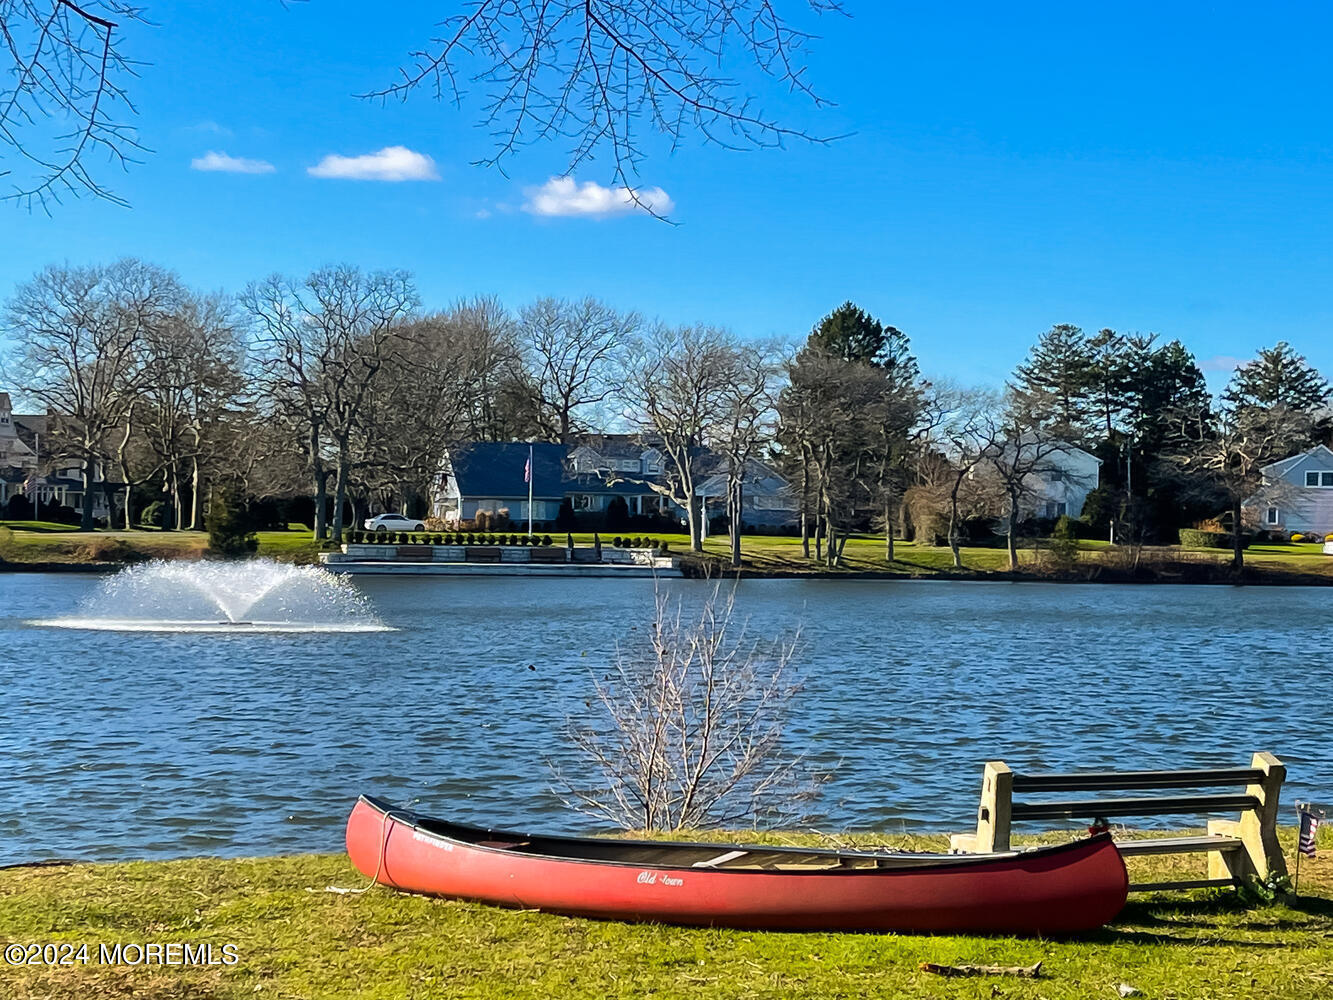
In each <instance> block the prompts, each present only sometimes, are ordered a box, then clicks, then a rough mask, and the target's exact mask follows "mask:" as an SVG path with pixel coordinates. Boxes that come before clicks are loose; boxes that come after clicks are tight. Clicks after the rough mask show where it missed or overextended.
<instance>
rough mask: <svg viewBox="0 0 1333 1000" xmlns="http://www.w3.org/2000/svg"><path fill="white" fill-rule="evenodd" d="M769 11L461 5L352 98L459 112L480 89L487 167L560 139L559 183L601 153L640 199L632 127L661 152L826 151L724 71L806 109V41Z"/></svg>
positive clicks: (652, 3)
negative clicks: (806, 145) (790, 146)
mask: <svg viewBox="0 0 1333 1000" xmlns="http://www.w3.org/2000/svg"><path fill="white" fill-rule="evenodd" d="M778 6H779V3H778V0H472V2H471V3H469V4H468V5H467V9H466V10H464V12H462V13H460V14H456V15H454V16H453V17H450V18H448V19H446V20H445V21H443V22H441V24H440V26H439V27H440V29H441V30H440V32H439V34H438V35H437V36H436V37H434V38H432V39H431V41H430V43H429V45H428V46H427V47H424V48H422V49H420V50H418V51H416V52H413V53H411V55H410V56H409V59H410V64H409V65H407V66H404V67H403V68H402V69H400V70H399V77H400V78H399V79H398V81H397V82H395V83H393V84H391V85H390V86H387V87H385V88H383V89H381V90H378V91H375V92H373V93H369V94H364V95H362V96H363V97H368V98H379V99H381V100H383V99H387V98H390V97H396V98H399V99H403V100H405V99H406V98H408V97H409V96H410V95H411V94H412V93H414V92H415V91H417V90H421V89H426V90H429V91H431V92H433V94H434V96H435V97H436V98H437V99H446V98H447V99H451V100H453V101H454V102H455V103H456V104H461V103H462V102H463V100H464V99H465V98H466V97H467V96H468V95H467V87H468V86H469V85H472V86H476V87H478V88H479V89H481V90H483V91H484V92H485V96H484V97H483V98H482V100H483V101H484V104H483V114H484V116H485V117H484V121H485V124H486V125H487V127H489V128H490V129H491V133H492V135H493V137H494V139H495V143H496V146H495V152H494V154H493V155H492V156H490V157H489V158H487V159H486V160H484V161H482V162H483V163H485V164H486V165H490V166H500V167H501V168H503V163H504V161H505V160H506V159H507V158H508V157H509V156H510V154H512V153H514V152H515V151H516V150H517V149H519V148H520V147H522V146H525V145H528V144H530V143H533V142H536V141H539V140H548V139H551V138H554V137H557V136H558V137H563V138H565V139H567V140H569V142H570V153H569V162H568V165H567V168H566V173H573V171H574V170H575V168H577V167H578V166H580V165H581V164H583V163H585V162H587V161H590V160H592V159H593V158H594V157H595V156H596V155H597V154H598V153H600V152H601V151H603V150H606V151H609V153H610V156H611V160H612V163H613V173H614V179H615V181H616V182H618V183H620V184H623V185H624V186H625V187H626V188H628V190H629V191H630V196H631V197H632V198H634V200H635V202H636V203H637V204H638V205H639V206H640V207H641V208H644V209H645V210H646V211H649V212H650V213H652V214H656V213H655V212H653V210H652V208H651V206H649V205H646V204H644V203H643V202H641V201H639V199H638V194H637V192H636V188H635V184H634V179H635V178H636V177H637V175H638V172H639V166H640V164H641V162H642V160H643V157H644V147H643V145H642V139H641V137H640V129H641V127H644V126H646V127H647V128H649V129H651V130H654V131H656V132H657V133H659V134H661V135H663V136H665V137H666V138H667V140H668V141H669V142H670V144H671V145H672V146H673V147H674V146H676V145H678V144H679V143H680V142H681V140H682V139H683V138H684V137H685V136H686V135H687V134H689V133H693V134H696V135H699V136H701V137H702V138H703V140H704V141H705V142H708V143H713V144H716V145H720V146H724V147H726V148H731V149H754V148H760V147H771V146H780V145H782V144H783V142H785V141H786V140H787V139H792V138H797V139H802V140H806V141H811V142H827V141H829V139H830V138H832V137H823V138H821V137H817V136H815V135H812V134H811V133H809V132H806V131H803V130H801V129H798V128H793V127H790V126H787V125H784V124H782V122H781V121H779V120H778V118H777V117H776V116H774V115H770V114H768V113H766V112H764V111H763V110H761V109H758V108H757V107H756V106H755V101H754V98H753V97H752V96H751V95H750V94H748V93H746V92H745V89H744V87H743V86H742V84H741V82H740V81H739V80H738V78H737V77H735V76H732V75H730V72H729V67H731V66H732V64H733V63H734V62H736V61H737V57H738V56H739V57H742V59H743V57H744V56H747V55H748V57H749V59H748V62H749V63H750V67H749V70H748V71H749V72H750V73H751V74H757V75H758V76H761V77H767V78H770V79H773V80H776V81H778V82H779V83H781V84H784V85H785V86H786V88H787V90H788V91H789V92H792V93H796V94H800V95H802V96H804V97H806V98H808V99H809V100H810V101H811V102H812V103H813V104H814V105H815V106H816V107H823V106H825V105H827V104H828V102H827V101H825V100H824V99H823V98H821V97H820V96H819V95H818V94H816V93H815V91H814V90H813V89H812V88H811V86H810V83H809V80H808V79H807V74H806V67H805V64H804V62H803V56H804V51H805V49H806V46H807V45H808V44H809V42H811V41H812V40H813V39H814V37H815V36H814V35H813V34H812V33H811V32H809V31H807V30H805V29H803V28H800V27H797V26H796V25H794V24H793V23H792V22H791V21H790V20H788V18H787V17H785V16H784V15H783V14H782V13H779V11H778ZM800 7H805V8H807V9H808V10H809V11H812V12H814V13H815V14H825V13H837V14H841V13H843V6H842V2H841V0H789V2H788V3H787V4H786V9H787V10H790V9H792V8H800Z"/></svg>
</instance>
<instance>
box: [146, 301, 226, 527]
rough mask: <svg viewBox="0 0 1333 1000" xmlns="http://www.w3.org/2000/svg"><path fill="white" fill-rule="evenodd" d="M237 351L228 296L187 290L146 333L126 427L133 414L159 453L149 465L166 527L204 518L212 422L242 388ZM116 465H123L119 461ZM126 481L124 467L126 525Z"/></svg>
mask: <svg viewBox="0 0 1333 1000" xmlns="http://www.w3.org/2000/svg"><path fill="white" fill-rule="evenodd" d="M242 353H243V347H242V344H241V338H240V332H239V328H238V324H237V322H236V319H235V317H234V316H233V314H232V306H231V303H230V302H229V301H227V300H226V299H224V298H222V297H221V296H196V295H187V296H186V297H185V298H184V299H183V300H182V301H181V302H180V303H179V304H178V305H177V307H176V308H175V309H174V310H173V311H172V312H171V313H170V314H168V315H166V316H164V317H163V320H162V322H161V323H159V324H157V325H156V326H155V327H154V328H153V329H152V330H150V332H149V335H148V337H147V339H146V341H145V350H144V367H145V371H144V380H143V381H144V385H143V390H142V392H141V393H140V394H139V397H138V399H137V400H136V406H135V407H134V409H133V410H131V411H130V414H127V422H126V435H127V436H128V433H129V423H130V420H132V419H133V418H134V416H136V415H137V416H138V419H139V422H140V424H141V425H142V430H143V432H144V434H145V436H146V438H147V441H148V443H149V445H150V446H151V448H152V451H153V453H154V454H155V456H156V459H157V461H156V464H155V470H160V471H161V472H162V473H163V479H164V490H165V492H166V494H167V497H168V498H169V501H170V511H171V514H170V517H169V523H168V525H167V526H168V527H172V528H177V527H187V528H189V529H190V530H196V529H198V528H201V527H202V526H203V492H204V491H203V488H202V486H203V470H204V468H205V467H206V465H207V464H208V460H209V458H210V457H212V456H211V455H210V451H211V446H212V445H213V444H214V441H213V435H212V430H213V428H214V427H215V426H216V424H217V422H218V421H219V420H220V419H221V418H222V416H223V414H224V413H225V411H226V409H227V408H228V407H230V406H231V405H232V404H233V403H234V402H235V401H236V400H237V397H238V394H239V393H240V390H241V359H242ZM121 468H122V471H125V472H127V471H128V470H127V467H126V464H125V463H124V462H123V461H122V462H121ZM130 485H131V480H130V477H129V476H128V475H127V476H126V478H125V491H126V504H125V506H126V510H125V518H126V527H127V528H128V527H129V523H130V521H129V518H130V510H129V506H130V504H129V491H130ZM187 497H188V498H189V507H188V509H187V508H186V507H185V499H186V498H187Z"/></svg>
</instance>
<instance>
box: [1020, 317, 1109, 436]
mask: <svg viewBox="0 0 1333 1000" xmlns="http://www.w3.org/2000/svg"><path fill="white" fill-rule="evenodd" d="M1093 369H1094V359H1093V353H1092V349H1091V347H1090V346H1089V343H1088V338H1087V336H1086V335H1085V334H1084V333H1083V331H1082V330H1081V329H1079V328H1078V327H1076V326H1072V325H1070V324H1068V323H1059V324H1057V325H1055V326H1053V327H1051V328H1050V329H1049V330H1047V331H1046V332H1045V333H1043V334H1042V335H1041V339H1040V340H1038V341H1037V343H1036V344H1035V345H1034V346H1033V348H1032V350H1030V351H1029V352H1028V357H1027V361H1026V362H1024V363H1023V364H1021V365H1019V366H1018V367H1017V368H1016V369H1014V378H1013V382H1012V388H1013V389H1014V390H1015V391H1016V392H1017V393H1018V394H1019V396H1020V397H1022V398H1024V399H1025V400H1026V401H1027V406H1028V408H1029V409H1030V410H1033V411H1036V412H1041V413H1042V416H1043V420H1044V421H1045V422H1046V423H1048V424H1049V425H1050V426H1051V428H1052V429H1053V430H1054V431H1056V432H1057V433H1060V434H1064V435H1066V436H1068V437H1069V438H1071V439H1072V440H1076V441H1077V440H1081V439H1083V438H1084V437H1085V436H1086V434H1087V430H1088V420H1087V410H1088V399H1089V395H1090V394H1091V392H1092V386H1093Z"/></svg>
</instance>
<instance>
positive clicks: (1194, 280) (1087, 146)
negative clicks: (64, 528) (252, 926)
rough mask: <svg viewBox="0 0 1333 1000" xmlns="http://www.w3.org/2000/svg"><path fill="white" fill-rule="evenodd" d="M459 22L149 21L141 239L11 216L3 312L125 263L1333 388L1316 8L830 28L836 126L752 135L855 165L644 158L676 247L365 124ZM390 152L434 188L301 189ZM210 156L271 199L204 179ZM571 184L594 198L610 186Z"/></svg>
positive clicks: (400, 117) (409, 113) (828, 92)
mask: <svg viewBox="0 0 1333 1000" xmlns="http://www.w3.org/2000/svg"><path fill="white" fill-rule="evenodd" d="M451 6H452V5H451V4H431V5H424V4H419V5H412V4H409V5H405V12H402V11H400V9H399V8H390V7H383V8H377V10H378V11H380V12H382V13H379V14H378V15H377V16H378V22H376V21H374V20H372V19H370V18H369V17H368V14H367V11H368V10H371V9H372V8H370V7H368V6H367V5H366V4H364V3H351V2H342V0H312V2H310V3H305V4H294V5H290V6H287V7H284V6H283V5H281V4H280V3H278V2H276V0H272V2H270V0H244V2H238V3H233V4H204V3H200V2H193V0H189V2H180V3H175V4H170V5H167V4H156V5H152V6H150V8H149V11H148V13H149V16H150V17H151V18H152V19H153V20H154V21H156V22H157V26H156V27H152V28H144V27H137V28H135V29H134V36H133V39H132V51H133V53H134V54H135V55H136V56H137V57H139V58H141V59H143V60H145V61H146V62H147V63H148V65H146V66H144V67H143V68H142V71H141V79H140V80H139V81H138V82H137V83H136V84H135V86H134V91H133V92H134V97H135V99H136V101H137V105H138V109H139V112H140V114H139V117H138V125H139V127H140V134H141V138H142V140H143V142H144V143H145V144H146V145H147V146H149V147H150V148H151V149H152V150H153V152H152V153H151V154H149V155H148V156H147V157H146V158H145V161H144V162H143V163H142V164H140V165H138V166H135V167H133V168H132V169H131V170H130V172H129V173H128V174H126V175H124V176H114V177H113V178H112V179H113V180H114V182H115V183H114V187H115V188H116V190H117V192H118V193H119V194H121V195H123V196H124V197H125V198H127V199H128V200H129V202H130V203H131V206H132V207H131V208H129V209H124V208H120V207H117V206H115V205H112V204H109V203H105V202H98V201H94V200H88V199H85V200H82V201H70V202H67V203H66V204H65V205H64V206H62V207H58V208H56V209H55V210H54V211H53V214H52V215H51V216H50V217H47V216H46V215H43V214H41V213H40V212H34V213H32V214H29V213H27V212H25V211H22V210H15V209H12V208H4V207H0V297H7V296H8V295H9V293H10V292H11V291H12V290H13V288H14V286H15V285H16V284H17V283H18V282H20V281H22V280H24V279H25V278H27V277H28V276H30V275H31V274H32V273H33V272H34V271H36V270H37V269H38V268H40V267H41V266H43V265H45V264H47V263H51V262H58V261H64V260H68V261H71V262H77V263H84V262H93V261H105V260H111V259H114V258H116V257H119V256H124V255H133V256H141V257H144V258H146V259H149V260H153V261H155V262H157V263H160V264H163V265H165V266H168V267H172V268H174V269H176V270H178V271H179V272H180V273H181V274H182V275H183V276H184V277H185V278H186V279H187V280H188V281H190V282H191V283H193V284H195V285H197V286H199V287H202V288H208V289H213V288H222V289H228V290H238V289H239V288H240V287H241V286H242V285H243V284H244V283H245V282H246V281H247V280H250V279H253V278H257V277H261V276H263V275H265V274H267V273H270V272H272V271H283V272H287V273H297V274H299V273H303V272H305V271H307V270H309V269H311V268H313V267H315V266H318V265H320V264H323V263H327V262H331V261H350V262H352V263H356V264H359V265H362V266H365V267H370V268H374V267H385V266H395V267H405V268H408V269H410V270H411V271H413V272H414V273H415V274H416V276H417V279H418V282H419V284H420V287H421V290H422V294H423V297H424V299H425V300H426V302H427V304H429V305H440V306H443V305H446V304H447V303H448V302H450V301H451V300H453V299H455V298H458V297H461V296H466V295H471V294H474V293H494V294H498V295H499V296H501V297H502V298H503V299H505V300H506V301H507V302H510V303H512V304H519V303H521V302H523V301H524V300H526V299H530V298H532V297H535V296H537V295H547V294H549V295H562V296H579V295H585V294H591V295H596V296H598V297H601V298H604V299H606V300H607V301H609V302H612V303H614V304H616V305H618V306H621V307H625V308H636V309H639V310H640V311H642V312H644V313H645V314H647V315H649V316H652V317H656V318H661V319H663V320H666V321H669V322H698V321H703V322H712V323H717V324H721V325H725V326H729V327H731V328H732V329H734V330H735V331H737V332H738V333H741V334H743V335H747V336H771V335H785V336H802V335H804V333H805V332H807V331H808V329H809V327H810V326H811V324H812V323H813V322H814V321H815V320H816V319H818V317H819V316H820V315H822V314H823V313H825V312H827V311H828V310H829V309H831V308H832V307H834V306H836V305H837V304H838V303H839V302H841V301H842V300H844V299H848V298H850V299H853V300H855V301H856V302H857V303H858V304H860V305H862V306H864V307H865V308H867V309H869V310H871V311H872V312H874V313H875V314H876V315H878V316H879V317H880V318H881V319H883V320H884V321H885V322H888V323H892V324H894V325H896V326H898V327H900V328H901V329H903V330H905V331H906V332H907V333H908V334H909V335H910V336H911V338H912V341H913V344H914V347H915V349H916V352H917V354H918V355H919V357H920V358H921V360H922V364H923V368H924V369H925V370H926V371H927V372H928V373H930V374H933V375H936V376H939V375H948V376H952V377H954V378H956V379H959V380H961V381H964V382H998V381H1000V380H1002V379H1003V378H1004V377H1005V375H1006V374H1007V373H1008V372H1009V371H1010V370H1011V369H1012V367H1013V366H1014V364H1016V363H1017V362H1018V361H1020V360H1021V359H1022V357H1023V355H1024V353H1025V352H1026V350H1027V348H1028V346H1029V345H1030V344H1031V343H1032V342H1033V340H1034V339H1035V338H1036V337H1037V335H1038V334H1039V333H1040V332H1041V331H1043V330H1044V329H1046V328H1047V327H1049V326H1050V325H1051V324H1053V323H1061V322H1069V323H1077V324H1079V325H1081V326H1083V327H1085V328H1087V329H1097V328H1099V327H1102V326H1110V327H1113V328H1115V329H1119V330H1124V331H1148V330H1151V331H1156V332H1158V333H1160V334H1161V335H1163V336H1164V337H1167V338H1176V337H1178V338H1180V339H1181V340H1183V341H1184V342H1185V343H1186V345H1187V346H1189V347H1190V348H1191V349H1192V350H1193V351H1194V352H1195V353H1196V355H1197V356H1198V357H1199V359H1200V360H1201V361H1203V362H1204V363H1205V367H1206V368H1210V369H1214V370H1215V371H1214V372H1213V374H1212V375H1211V377H1212V378H1213V379H1214V380H1215V381H1217V380H1224V379H1225V375H1226V368H1227V366H1228V360H1227V359H1231V358H1246V357H1249V356H1252V354H1253V353H1254V351H1255V349H1256V348H1258V347H1260V346H1262V345H1268V344H1271V343H1273V342H1275V341H1277V340H1279V339H1286V340H1289V341H1290V342H1292V343H1293V344H1294V345H1295V346H1296V347H1297V349H1298V350H1300V351H1301V352H1303V353H1305V354H1306V355H1307V356H1308V357H1309V358H1310V360H1311V361H1312V362H1313V363H1314V364H1316V365H1317V366H1319V367H1320V368H1322V369H1323V370H1324V371H1325V372H1326V373H1327V374H1330V375H1333V340H1331V339H1330V338H1329V336H1328V330H1329V327H1330V322H1329V321H1330V314H1331V313H1333V307H1331V306H1330V303H1329V292H1330V265H1331V264H1333V225H1330V223H1331V222H1333V184H1330V180H1333V171H1331V169H1330V168H1331V165H1333V161H1331V159H1330V153H1333V112H1331V111H1330V107H1331V105H1333V100H1331V98H1330V83H1329V80H1328V76H1327V72H1326V70H1327V51H1326V49H1327V39H1328V38H1329V37H1331V36H1333V23H1331V22H1333V11H1331V10H1330V8H1328V7H1327V6H1324V5H1316V4H1312V3H1311V4H1279V5H1275V6H1271V7H1265V8H1259V7H1255V6H1254V5H1238V4H1235V5H1233V4H1212V5H1207V6H1205V5H1161V4H1156V5H1148V4H1118V5H1104V6H1102V7H1093V6H1089V5H1068V4H1059V5H1057V4H1028V5H1022V9H1019V10H1015V9H1012V7H1013V5H1010V6H1009V7H1005V8H1001V7H997V6H995V5H993V4H986V5H981V4H970V3H966V4H965V3H959V4H953V5H945V6H940V5H920V6H913V7H912V8H907V7H906V6H900V5H897V4H884V3H875V2H872V0H847V6H848V9H849V11H850V12H851V13H852V14H853V15H854V16H853V17H852V18H851V19H850V20H844V19H839V18H825V19H823V20H822V22H821V30H822V31H823V34H824V38H823V40H822V41H821V42H819V43H818V44H817V46H816V48H815V50H814V52H813V54H812V57H811V59H810V73H811V77H812V79H813V81H814V83H815V84H816V86H817V88H818V89H819V90H820V91H821V93H823V94H824V95H825V96H827V97H829V98H831V99H833V100H835V101H836V102H837V106H836V107H834V108H831V109H828V110H824V111H815V110H813V109H811V108H810V107H809V105H808V104H806V103H803V102H801V101H797V100H793V99H789V98H787V97H785V96H784V95H782V94H781V93H777V92H773V91H770V92H768V93H767V94H766V95H765V100H764V103H765V105H766V106H767V107H769V108H771V109H774V110H776V111H779V112H780V113H781V114H782V116H783V117H784V119H785V120H786V121H787V122H788V123H789V124H792V125H795V126H798V127H805V128H808V129H809V130H811V131H813V132H817V133H822V134H839V133H844V132H851V133H854V134H853V135H851V136H850V137H848V138H845V139H842V140H840V141H838V142H835V143H832V144H830V145H827V146H818V145H803V144H799V143H796V144H791V145H789V147H788V148H787V149H784V150H768V151H760V152H749V153H735V152H728V151H724V150H720V149H717V148H707V147H704V146H702V145H701V144H700V143H698V142H687V143H686V144H684V145H683V146H682V148H680V149H678V150H677V151H675V152H674V153H670V154H667V153H663V154H662V155H657V156H654V157H653V158H652V159H650V160H649V161H648V162H647V163H646V165H645V166H644V168H643V170H642V173H641V182H642V184H644V185H646V186H649V187H657V188H661V189H662V191H663V192H665V195H666V196H667V197H669V198H670V199H671V202H672V204H673V209H672V211H671V217H672V219H673V220H674V221H675V222H677V223H678V225H675V226H669V225H665V224H663V223H661V222H658V221H656V220H654V219H652V218H649V217H647V216H643V215H624V214H622V215H619V216H616V217H610V218H597V217H589V216H575V217H543V216H540V215H537V214H534V213H533V212H530V211H524V210H522V206H523V205H524V204H525V202H530V201H531V199H532V195H531V194H530V191H529V189H533V188H536V187H539V186H540V185H543V184H544V183H546V182H547V181H548V180H549V179H550V178H551V177H553V176H556V175H560V174H562V173H563V172H564V167H565V164H566V162H567V150H566V149H565V148H564V147H563V146H562V145H560V144H553V145H545V146H532V147H528V148H527V149H525V150H524V151H523V152H522V153H521V154H520V155H519V156H518V157H517V158H515V159H513V160H511V161H510V162H509V164H508V172H509V176H508V177H506V176H503V175H502V174H500V173H499V172H497V171H496V170H494V169H487V168H484V167H477V166H473V165H471V161H473V160H476V159H477V158H478V157H481V156H484V155H485V154H486V153H487V151H488V150H489V148H490V140H489V138H488V136H487V135H486V133H485V132H484V130H482V129H479V128H477V127H476V125H475V124H474V122H475V120H476V118H477V116H478V107H477V105H475V104H471V105H465V106H464V107H463V108H462V109H458V108H455V107H454V106H452V105H451V104H447V103H446V104H439V103H436V102H434V101H433V100H431V99H430V98H429V97H428V95H426V94H420V95H418V96H416V97H414V98H413V99H412V100H410V101H409V102H408V103H406V104H397V103H391V104H389V105H387V106H381V105H379V104H377V103H371V102H364V101H358V100H357V99H355V98H354V97H353V96H352V95H353V94H355V93H359V92H363V91H366V90H371V89H374V88H375V87H377V86H380V85H383V84H384V83H386V82H388V81H389V80H390V79H391V78H392V76H393V72H394V69H395V67H396V66H397V65H398V64H399V63H400V62H401V61H402V58H403V55H404V54H405V53H406V52H407V51H408V50H410V49H411V48H413V47H414V45H415V44H417V43H419V42H420V41H421V40H423V39H424V38H425V37H428V36H429V34H430V30H431V22H432V19H433V18H434V17H438V16H439V12H440V11H441V10H447V9H448V8H450V7H451ZM432 11H434V13H432ZM391 147H403V148H404V150H405V151H410V153H406V152H405V153H403V154H397V157H396V158H395V156H390V157H389V159H390V161H391V164H390V165H397V166H399V167H404V166H405V167H406V168H408V169H409V171H410V170H411V169H412V168H413V167H414V165H415V166H416V167H418V168H420V165H421V162H422V161H420V160H413V159H412V158H411V154H420V156H421V157H429V158H430V161H431V163H432V164H433V166H429V165H428V166H426V167H424V168H421V169H420V170H419V171H418V172H423V171H424V172H426V173H429V174H431V175H433V176H434V177H436V178H437V179H432V180H409V181H401V182H388V181H366V180H362V181H358V180H347V179H339V178H336V177H316V176H310V175H309V174H308V173H307V169H308V168H310V167H312V166H316V165H318V164H320V163H321V162H322V161H324V158H325V157H328V156H343V157H359V156H365V155H367V154H372V153H375V152H376V151H379V150H383V149H386V148H391ZM210 152H214V153H219V154H226V155H227V156H229V157H233V158H244V159H250V160H255V161H262V162H263V163H267V164H271V165H272V167H273V170H272V171H271V172H265V173H251V174H242V173H230V172H220V171H201V170H197V169H192V168H191V162H192V161H193V160H195V159H199V158H203V157H205V155H206V154H208V153H210ZM353 166H355V164H353ZM326 172H328V171H326ZM331 172H333V173H337V172H338V171H337V168H336V164H335V167H334V169H333V170H332V171H331ZM576 180H577V182H578V183H579V184H580V185H582V184H586V183H588V182H594V183H596V184H601V185H607V184H610V183H611V172H610V167H609V165H608V164H606V163H605V162H595V163H591V164H584V165H583V166H582V167H581V168H580V169H579V170H578V172H577V175H576Z"/></svg>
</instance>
